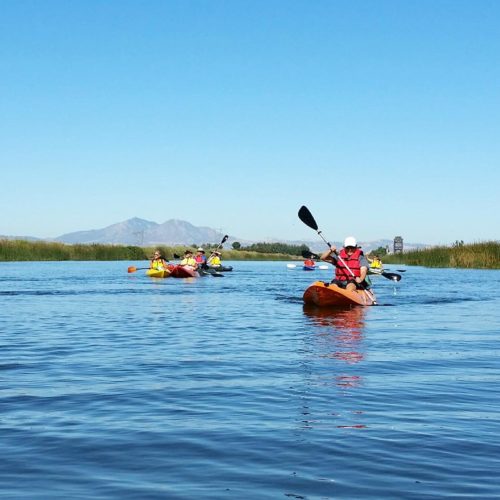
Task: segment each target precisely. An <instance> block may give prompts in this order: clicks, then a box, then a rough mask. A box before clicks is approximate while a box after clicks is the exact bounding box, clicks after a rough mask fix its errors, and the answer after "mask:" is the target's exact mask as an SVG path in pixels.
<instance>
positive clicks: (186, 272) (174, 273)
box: [170, 264, 199, 278]
mask: <svg viewBox="0 0 500 500" xmlns="http://www.w3.org/2000/svg"><path fill="white" fill-rule="evenodd" d="M170 276H171V277H172V278H197V277H198V276H199V274H198V271H196V270H195V269H193V268H192V267H189V266H181V265H179V264H177V265H173V266H171V267H170Z"/></svg>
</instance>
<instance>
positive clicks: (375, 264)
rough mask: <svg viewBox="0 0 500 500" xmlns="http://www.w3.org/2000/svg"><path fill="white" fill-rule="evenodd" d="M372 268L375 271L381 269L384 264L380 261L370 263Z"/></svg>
mask: <svg viewBox="0 0 500 500" xmlns="http://www.w3.org/2000/svg"><path fill="white" fill-rule="evenodd" d="M370 267H373V268H374V269H381V268H382V262H380V260H374V261H372V262H370Z"/></svg>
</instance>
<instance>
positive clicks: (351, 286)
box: [321, 236, 370, 290]
mask: <svg viewBox="0 0 500 500" xmlns="http://www.w3.org/2000/svg"><path fill="white" fill-rule="evenodd" d="M341 259H342V261H343V262H342V261H341ZM321 260H324V261H325V262H330V263H331V264H333V265H334V266H335V277H334V279H333V280H332V283H334V284H335V285H338V286H340V287H342V288H345V289H346V290H356V289H367V288H370V284H369V283H368V282H367V281H366V274H367V272H368V268H369V266H370V265H369V263H368V259H367V258H366V257H365V255H364V254H363V250H361V248H360V247H358V245H357V242H356V238H354V237H353V236H348V237H347V238H346V239H345V240H344V248H342V249H341V250H340V251H339V252H338V253H337V248H336V247H335V246H334V245H332V247H330V249H329V250H327V251H326V252H324V253H323V254H322V255H321ZM346 266H347V267H346ZM349 269H350V270H351V271H352V274H351V272H350V271H349ZM353 275H354V276H353Z"/></svg>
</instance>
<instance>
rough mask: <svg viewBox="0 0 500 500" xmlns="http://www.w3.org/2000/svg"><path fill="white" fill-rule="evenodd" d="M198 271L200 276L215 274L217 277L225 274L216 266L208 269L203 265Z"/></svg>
mask: <svg viewBox="0 0 500 500" xmlns="http://www.w3.org/2000/svg"><path fill="white" fill-rule="evenodd" d="M198 273H199V275H200V276H215V277H216V278H219V277H223V276H224V275H223V274H222V273H219V271H216V270H215V268H210V267H208V268H206V269H204V268H203V267H202V268H201V269H198Z"/></svg>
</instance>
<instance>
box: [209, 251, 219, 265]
mask: <svg viewBox="0 0 500 500" xmlns="http://www.w3.org/2000/svg"><path fill="white" fill-rule="evenodd" d="M220 256H221V253H220V252H219V251H215V252H214V253H213V254H212V255H211V256H210V258H209V259H208V264H209V266H210V267H221V266H222V262H221V260H220Z"/></svg>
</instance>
